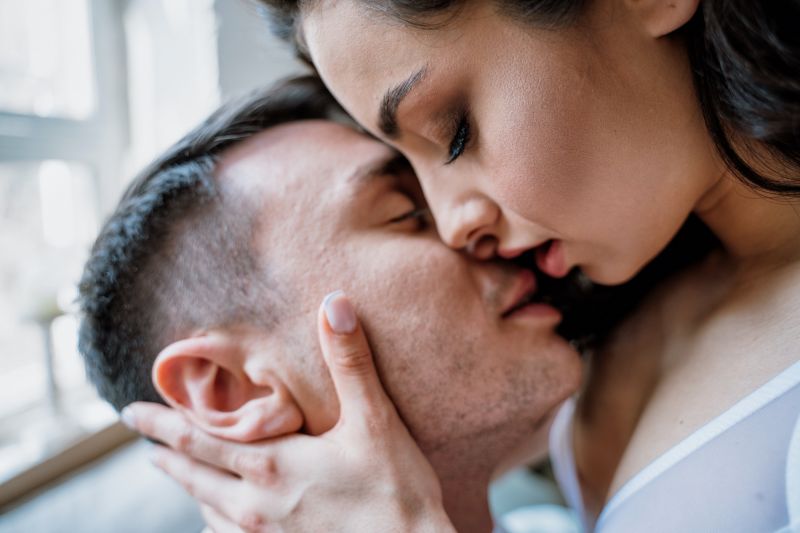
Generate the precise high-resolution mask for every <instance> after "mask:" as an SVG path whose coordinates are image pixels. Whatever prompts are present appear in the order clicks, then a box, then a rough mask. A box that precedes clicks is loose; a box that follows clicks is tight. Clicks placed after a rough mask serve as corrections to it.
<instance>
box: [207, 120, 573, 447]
mask: <svg viewBox="0 0 800 533" xmlns="http://www.w3.org/2000/svg"><path fill="white" fill-rule="evenodd" d="M392 161H395V162H396V164H394V165H391V164H390V165H389V166H388V167H387V164H389V163H391V162H392ZM220 177H221V180H223V181H224V180H229V181H228V183H233V184H234V186H235V187H237V188H239V187H241V189H240V190H242V191H247V192H248V195H250V196H251V197H255V196H252V195H254V194H257V195H258V198H261V199H263V201H262V205H263V216H262V226H261V228H260V229H259V231H258V232H257V235H258V237H257V241H258V242H257V243H256V246H258V247H259V250H260V253H261V254H262V255H263V257H264V259H265V264H266V265H267V268H268V271H269V275H270V276H271V277H272V278H273V280H274V281H276V282H277V283H278V285H279V287H283V288H282V289H281V288H279V292H280V293H281V294H283V295H284V296H288V301H287V302H286V303H287V305H286V307H287V309H285V310H282V311H281V313H282V314H281V316H280V319H279V320H280V325H279V327H278V330H279V331H277V332H276V333H274V334H270V337H269V338H268V339H267V341H266V342H267V343H268V344H269V345H270V348H269V349H268V350H267V351H268V352H269V353H270V354H271V357H274V358H275V359H276V360H278V361H281V363H282V366H283V370H282V372H283V376H284V379H285V380H286V381H287V382H288V383H289V384H290V389H291V390H292V393H293V394H294V395H295V398H296V400H297V401H298V403H299V404H300V405H301V407H302V409H303V410H304V414H305V416H306V429H308V430H309V431H310V432H312V433H316V432H320V431H323V430H325V429H327V428H328V427H330V425H331V424H332V423H333V422H335V419H336V418H335V417H336V411H337V406H336V404H335V394H334V393H333V389H332V386H331V383H330V380H329V378H328V376H327V374H326V372H325V367H324V364H323V362H322V358H321V354H320V353H319V348H318V344H317V338H316V314H317V310H318V308H319V305H320V302H321V301H322V299H323V297H324V296H325V295H326V294H327V293H329V292H331V291H333V290H336V289H343V290H344V291H345V292H346V293H347V294H348V296H349V297H350V298H351V300H352V301H353V303H354V305H355V306H356V309H357V311H358V313H359V316H360V318H361V319H362V321H363V324H364V328H365V330H366V331H367V334H368V336H369V338H370V343H371V346H372V348H373V352H374V354H375V359H376V364H377V366H378V370H379V372H380V375H381V378H382V381H383V384H384V386H385V387H386V389H387V392H388V393H389V395H390V397H391V398H392V399H393V401H394V402H395V404H396V406H397V408H398V410H399V412H400V414H401V416H402V417H403V419H404V420H405V422H406V423H407V424H408V426H409V429H410V430H411V432H412V434H413V435H414V437H415V438H416V439H417V441H418V442H419V444H420V446H421V447H422V449H423V450H426V451H431V450H435V449H437V448H439V447H441V446H443V445H445V444H447V443H452V442H453V441H454V440H467V439H469V440H472V439H475V438H476V437H480V436H481V435H495V436H497V437H498V438H499V436H500V435H503V434H504V433H503V430H509V431H512V432H513V431H515V432H517V433H518V434H519V436H520V437H523V438H524V437H525V436H527V435H530V433H531V432H532V431H533V429H534V427H535V426H536V424H537V422H539V421H540V420H541V419H542V418H543V417H544V416H545V415H546V414H548V413H549V412H550V411H551V410H552V409H553V408H554V406H556V405H557V404H558V403H560V402H561V401H562V400H563V399H565V398H566V397H567V396H568V395H569V394H571V393H572V392H574V391H575V390H576V388H577V386H578V383H579V380H580V372H581V369H580V362H579V359H578V355H577V354H576V353H575V352H574V351H573V350H572V349H571V348H570V347H569V345H568V344H567V343H566V342H565V341H564V340H563V339H561V338H560V337H558V336H557V335H556V334H555V333H554V331H553V328H554V326H555V325H556V324H557V323H558V321H559V319H560V317H559V315H558V313H557V312H555V310H553V309H552V308H544V307H542V306H528V307H526V308H524V309H522V310H520V311H517V312H513V313H510V314H509V313H507V311H508V310H509V308H511V307H512V306H514V305H515V304H518V303H519V302H520V300H521V298H522V296H523V295H524V294H525V293H526V292H530V290H529V289H530V288H531V283H532V276H531V274H530V273H529V272H527V271H523V270H521V269H519V268H517V267H514V266H511V265H501V264H498V263H488V262H477V261H475V260H473V259H471V258H470V257H469V256H467V255H466V254H463V253H461V252H458V251H454V250H451V249H449V248H448V247H447V246H445V245H444V244H443V243H442V242H441V241H440V240H439V239H438V237H437V233H436V230H435V228H434V227H432V225H431V223H430V222H428V221H426V220H425V219H420V218H415V217H413V216H410V213H412V212H413V211H414V210H416V209H419V208H422V207H424V204H423V202H424V200H423V197H422V194H421V192H420V190H419V188H418V185H417V182H416V180H415V178H414V175H413V173H412V172H411V170H410V169H409V167H408V166H406V165H405V164H403V163H402V162H400V163H399V164H398V163H397V160H396V152H394V151H393V150H392V149H390V148H388V147H387V146H385V145H383V144H381V143H379V142H376V141H375V140H372V139H370V138H368V137H366V136H364V135H362V134H359V133H357V132H355V131H354V130H352V129H350V128H347V127H345V126H342V125H339V124H335V123H332V122H325V121H304V122H296V123H291V124H286V125H282V126H279V127H275V128H272V129H269V130H267V131H265V132H264V133H261V134H259V135H257V136H256V137H254V138H252V139H250V140H248V141H247V142H245V143H243V144H241V145H239V146H237V147H234V148H233V149H232V150H230V151H229V152H228V153H227V154H226V155H225V157H224V158H223V161H222V163H221V165H220ZM326 425H327V426H328V427H325V426H326ZM505 434H508V431H506V433H505Z"/></svg>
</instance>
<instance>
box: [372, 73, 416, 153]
mask: <svg viewBox="0 0 800 533" xmlns="http://www.w3.org/2000/svg"><path fill="white" fill-rule="evenodd" d="M427 72H428V65H425V66H423V67H422V68H421V69H419V70H417V71H416V72H415V73H414V74H412V75H411V76H409V77H408V78H407V79H406V80H405V81H403V82H401V83H399V84H397V85H396V86H394V87H392V88H391V89H389V90H388V91H386V94H384V95H383V98H382V99H381V105H380V109H379V110H378V117H379V118H378V127H379V128H380V130H381V131H382V132H383V133H384V134H386V136H387V137H389V138H390V139H396V138H397V137H398V136H399V129H398V127H397V108H398V107H400V103H401V102H402V101H403V98H405V97H406V96H407V95H408V93H410V92H411V90H412V89H413V88H414V87H415V86H416V85H417V84H418V83H419V82H420V81H422V80H423V79H424V78H425V75H426V74H427Z"/></svg>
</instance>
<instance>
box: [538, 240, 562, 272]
mask: <svg viewBox="0 0 800 533" xmlns="http://www.w3.org/2000/svg"><path fill="white" fill-rule="evenodd" d="M536 266H538V267H539V270H541V271H542V272H544V273H545V274H547V275H548V276H552V277H554V278H563V277H564V276H566V275H567V272H568V269H567V262H566V259H565V257H564V243H563V241H560V240H558V239H554V240H552V241H548V242H547V243H545V244H543V245H542V246H540V247H538V248H537V249H536Z"/></svg>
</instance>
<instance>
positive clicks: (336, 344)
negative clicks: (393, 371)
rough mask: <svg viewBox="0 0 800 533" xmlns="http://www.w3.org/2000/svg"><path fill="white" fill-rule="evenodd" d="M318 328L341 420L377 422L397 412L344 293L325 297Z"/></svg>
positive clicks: (351, 306) (353, 310) (337, 292)
mask: <svg viewBox="0 0 800 533" xmlns="http://www.w3.org/2000/svg"><path fill="white" fill-rule="evenodd" d="M318 325H319V338H320V344H321V346H322V352H323V355H324V356H325V362H326V363H327V364H328V369H329V370H330V373H331V378H332V379H333V384H334V386H335V387H336V394H337V396H338V397H339V409H340V414H339V418H340V421H342V420H350V421H360V422H363V421H370V420H371V421H375V419H376V418H377V417H379V416H380V415H385V414H386V413H387V412H394V404H392V402H391V400H390V399H389V397H388V396H387V395H386V392H385V391H384V389H383V385H382V384H381V382H380V379H379V378H378V372H377V370H376V369H375V364H374V362H373V359H372V350H371V349H370V347H369V343H368V342H367V338H366V336H365V335H364V330H363V329H362V328H361V324H360V323H359V320H358V317H357V316H356V312H355V309H354V308H353V304H352V303H351V302H350V300H349V298H347V296H346V295H345V294H344V293H343V292H342V291H336V292H332V293H331V294H329V295H328V296H326V297H325V300H324V301H323V302H322V305H321V306H320V310H319V320H318Z"/></svg>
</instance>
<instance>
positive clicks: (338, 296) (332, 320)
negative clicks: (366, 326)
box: [322, 291, 356, 335]
mask: <svg viewBox="0 0 800 533" xmlns="http://www.w3.org/2000/svg"><path fill="white" fill-rule="evenodd" d="M322 307H323V309H325V317H326V318H327V319H328V324H330V326H331V329H332V330H333V332H334V333H338V334H339V335H345V334H348V333H353V332H354V331H355V330H356V311H355V309H353V304H351V303H350V300H349V299H348V298H347V296H345V294H344V292H343V291H334V292H332V293H330V294H329V295H327V296H326V297H325V300H324V301H323V302H322Z"/></svg>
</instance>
